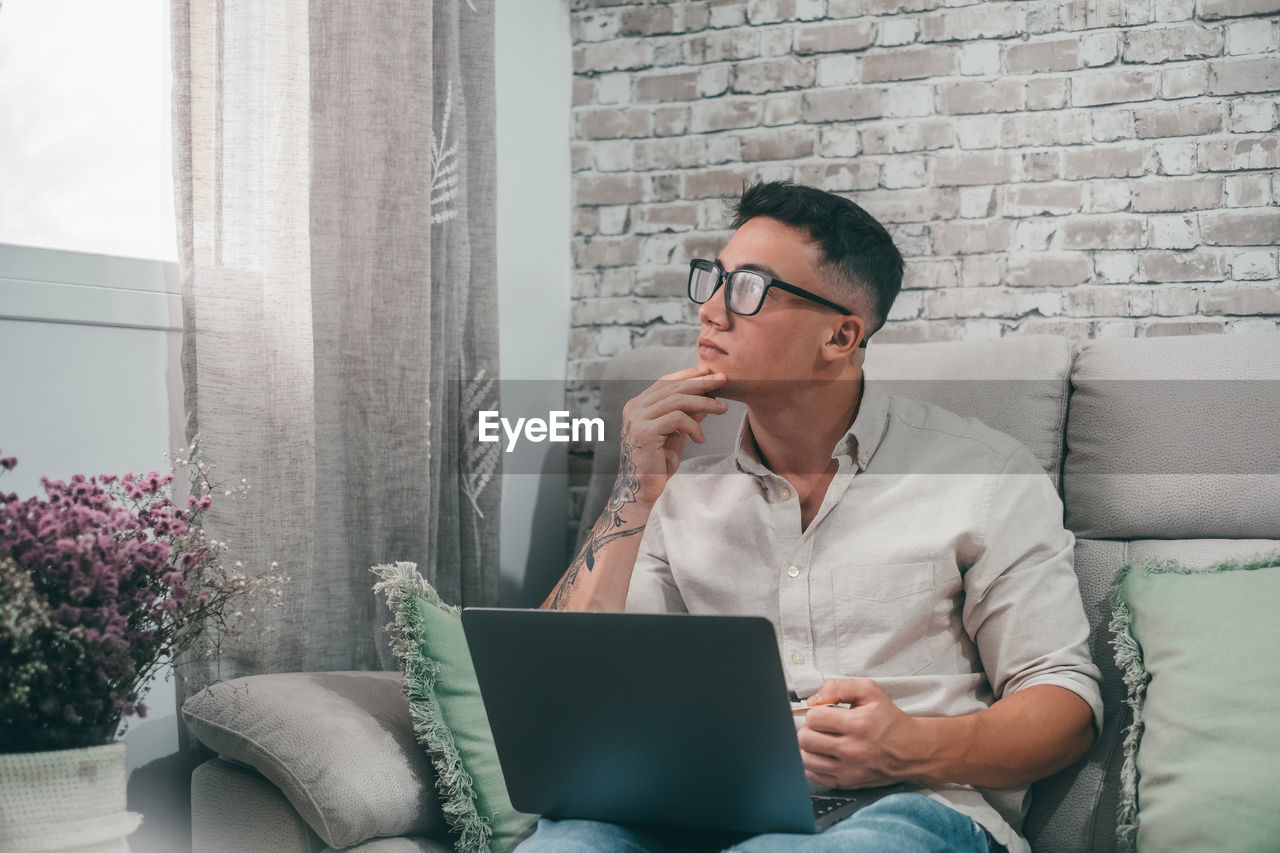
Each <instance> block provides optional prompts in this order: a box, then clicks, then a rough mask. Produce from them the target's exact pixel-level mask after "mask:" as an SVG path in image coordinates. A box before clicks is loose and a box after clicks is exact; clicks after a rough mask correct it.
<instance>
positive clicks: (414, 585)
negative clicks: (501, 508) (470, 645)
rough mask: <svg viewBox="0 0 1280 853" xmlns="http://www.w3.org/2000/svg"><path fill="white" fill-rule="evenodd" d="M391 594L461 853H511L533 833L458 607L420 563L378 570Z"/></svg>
mask: <svg viewBox="0 0 1280 853" xmlns="http://www.w3.org/2000/svg"><path fill="white" fill-rule="evenodd" d="M372 571H373V573H374V574H375V575H377V576H378V577H379V578H380V580H379V581H378V583H377V584H375V585H374V587H373V588H374V591H375V592H380V593H383V594H384V595H386V597H387V606H388V607H389V608H390V610H391V614H392V616H393V618H394V621H393V622H392V623H391V624H389V625H388V626H387V630H388V631H389V632H390V633H391V641H392V648H393V650H394V651H395V655H396V658H397V659H398V660H399V661H400V668H401V670H402V671H403V672H404V690H405V695H406V696H407V697H408V700H409V712H410V715H411V716H412V717H413V730H414V733H415V734H416V735H417V736H418V742H419V743H421V744H422V746H423V747H424V748H425V749H426V751H427V754H428V756H430V758H431V762H432V764H433V765H434V766H435V769H436V777H437V780H436V786H437V788H438V789H439V791H440V799H441V805H442V807H443V810H444V816H445V820H446V821H447V822H448V823H449V826H450V827H451V828H452V830H453V831H454V833H455V834H456V836H457V845H456V847H457V850H458V851H459V853H473V851H474V853H478V851H486V853H489V852H490V851H491V853H506V851H508V850H511V849H512V848H513V847H515V846H516V844H518V843H519V842H520V841H521V840H523V839H524V837H525V836H526V835H528V834H529V832H530V831H531V830H532V828H533V824H534V823H535V821H536V818H535V817H533V816H531V815H526V814H521V813H520V812H517V811H516V810H515V809H514V808H512V806H511V801H510V800H509V799H508V798H507V786H506V782H505V781H504V779H503V777H502V768H501V767H500V766H499V764H498V754H497V752H496V751H495V750H494V746H493V733H492V732H491V731H490V730H489V718H488V717H487V716H486V715H485V711H484V703H483V701H482V700H481V698H480V687H479V685H478V684H477V683H476V673H475V669H474V668H473V667H472V665H471V653H470V652H469V651H468V650H467V641H466V637H465V636H464V635H463V633H462V619H461V617H460V614H459V611H458V608H456V607H453V606H451V605H449V604H446V603H445V602H444V601H442V600H441V599H440V596H439V595H437V594H436V591H435V590H434V589H432V588H431V585H430V584H428V583H427V582H426V581H425V580H423V579H422V576H421V575H419V574H418V567H417V565H416V564H414V563H395V564H392V565H382V566H374V567H373V569H372Z"/></svg>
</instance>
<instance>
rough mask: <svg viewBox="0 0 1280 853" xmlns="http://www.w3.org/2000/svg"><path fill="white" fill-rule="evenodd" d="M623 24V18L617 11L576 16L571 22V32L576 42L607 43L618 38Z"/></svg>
mask: <svg viewBox="0 0 1280 853" xmlns="http://www.w3.org/2000/svg"><path fill="white" fill-rule="evenodd" d="M621 23H622V16H621V15H620V14H619V13H618V12H617V11H616V10H601V11H593V12H588V13H587V14H575V15H573V16H572V20H571V21H570V32H571V33H572V35H573V40H574V41H575V42H580V41H607V40H609V39H612V38H616V37H617V35H618V30H619V28H620V26H621Z"/></svg>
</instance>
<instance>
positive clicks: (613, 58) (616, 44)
mask: <svg viewBox="0 0 1280 853" xmlns="http://www.w3.org/2000/svg"><path fill="white" fill-rule="evenodd" d="M649 64H650V57H649V50H648V46H647V45H646V44H645V43H644V41H642V40H637V39H627V40H624V39H613V40H610V41H607V42H598V43H592V44H580V45H577V46H575V47H574V49H573V70H574V72H576V73H578V74H582V73H586V72H592V71H622V70H627V71H634V70H638V69H642V68H647V67H648V66H649Z"/></svg>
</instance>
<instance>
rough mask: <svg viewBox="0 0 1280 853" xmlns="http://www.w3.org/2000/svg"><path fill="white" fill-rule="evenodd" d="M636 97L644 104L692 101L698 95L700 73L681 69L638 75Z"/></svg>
mask: <svg viewBox="0 0 1280 853" xmlns="http://www.w3.org/2000/svg"><path fill="white" fill-rule="evenodd" d="M635 97H636V100H637V101H638V102H640V103H642V104H652V103H670V102H671V101H692V100H694V99H695V98H697V97H698V74H697V72H695V71H681V72H678V73H675V74H671V73H666V72H664V73H659V74H639V75H636V79H635Z"/></svg>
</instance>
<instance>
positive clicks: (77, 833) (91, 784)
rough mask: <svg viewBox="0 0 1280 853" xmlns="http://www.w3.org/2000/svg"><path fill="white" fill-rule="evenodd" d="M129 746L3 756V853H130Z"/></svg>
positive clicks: (136, 817)
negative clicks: (126, 749) (126, 751)
mask: <svg viewBox="0 0 1280 853" xmlns="http://www.w3.org/2000/svg"><path fill="white" fill-rule="evenodd" d="M141 822H142V815H140V814H136V813H134V812H131V811H128V810H127V809H126V808H125V765H124V744H123V743H110V744H107V745H106V746H90V747H85V748H82V749H59V750H54V751H52V752H14V753H6V754H3V755H0V851H4V853H46V851H75V853H127V851H128V850H129V845H128V842H126V841H125V836H127V835H128V834H129V833H131V832H133V831H134V830H135V829H137V828H138V824H139V823H141Z"/></svg>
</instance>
